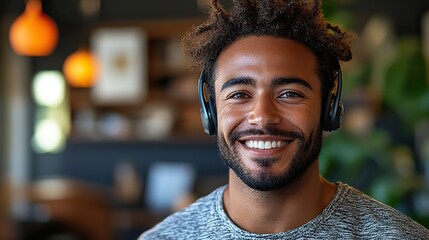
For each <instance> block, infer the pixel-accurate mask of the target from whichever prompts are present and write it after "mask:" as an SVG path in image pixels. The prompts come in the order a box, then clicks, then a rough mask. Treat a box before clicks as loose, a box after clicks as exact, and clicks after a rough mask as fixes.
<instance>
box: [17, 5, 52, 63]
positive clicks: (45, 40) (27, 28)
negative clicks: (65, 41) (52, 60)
mask: <svg viewBox="0 0 429 240" xmlns="http://www.w3.org/2000/svg"><path fill="white" fill-rule="evenodd" d="M9 40H10V43H11V46H12V48H13V50H14V51H15V52H16V53H18V54H20V55H24V56H47V55H49V54H50V53H51V52H52V51H53V50H54V48H55V47H56V45H57V42H58V28H57V25H56V24H55V22H54V20H52V18H50V17H49V16H48V15H46V14H44V13H43V12H42V3H41V0H28V2H27V4H26V7H25V11H24V13H23V14H22V15H21V16H19V17H18V18H17V19H16V20H15V21H14V22H13V24H12V26H11V28H10V31H9Z"/></svg>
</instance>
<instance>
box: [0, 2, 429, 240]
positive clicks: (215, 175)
mask: <svg viewBox="0 0 429 240" xmlns="http://www.w3.org/2000/svg"><path fill="white" fill-rule="evenodd" d="M207 2H208V0H175V1H169V0H158V1H145V0H127V1H117V0H1V2H0V240H27V239H32V240H42V239H43V240H45V239H51V240H52V239H56V240H61V239H90V240H102V239H103V240H109V239H112V240H113V239H115V240H116V239H117V240H131V239H136V238H137V236H138V235H139V234H140V233H141V232H143V231H144V230H146V229H148V228H150V227H152V226H153V225H154V224H156V223H157V222H159V221H160V220H162V219H163V218H164V217H165V216H167V215H168V214H170V213H171V212H174V211H177V210H179V209H181V208H183V207H184V206H186V205H188V204H189V203H191V202H193V201H194V200H195V199H196V198H198V197H200V196H202V195H205V194H207V193H209V192H211V191H212V190H214V189H215V188H216V187H218V186H220V185H223V184H225V183H226V182H227V168H226V166H225V165H224V164H223V162H221V160H219V159H218V156H217V150H216V144H215V143H216V139H215V138H214V137H208V136H206V135H205V134H204V131H203V129H202V125H201V121H200V115H199V114H200V113H199V109H200V106H199V102H198V96H197V78H198V72H196V71H192V70H191V69H190V68H189V61H188V59H187V58H186V56H184V55H183V53H182V50H181V43H180V39H181V38H182V36H183V34H184V33H185V32H186V31H187V30H188V29H189V28H190V27H192V26H194V25H196V24H199V23H201V22H202V20H203V18H204V17H205V16H206V12H207ZM221 2H222V3H224V4H225V5H226V6H228V5H230V1H226V0H222V1H221ZM324 9H325V16H326V17H327V18H328V19H330V20H331V21H333V22H334V23H337V24H339V25H341V26H343V27H345V28H347V29H350V30H353V31H355V32H356V33H357V34H358V36H359V38H358V40H357V41H356V42H355V43H354V45H353V52H354V56H353V60H352V62H350V63H346V64H343V65H342V67H343V74H344V77H343V79H344V82H343V101H344V105H345V109H346V111H345V116H344V119H343V127H342V128H341V130H339V131H337V132H334V133H326V134H325V138H324V145H323V146H324V148H323V150H322V153H321V159H320V160H321V172H322V174H323V175H324V176H326V177H327V178H328V179H329V180H331V181H343V182H346V183H348V184H350V185H352V186H355V187H357V188H359V189H361V190H362V191H364V192H365V193H367V194H369V195H370V196H372V197H374V198H376V199H377V200H379V201H381V202H384V203H386V204H389V205H391V206H393V207H394V208H396V209H398V210H400V211H402V212H404V213H405V214H407V215H409V216H411V217H412V218H413V219H415V220H416V221H418V222H419V223H421V224H422V225H424V226H425V227H427V228H428V227H429V72H428V66H429V1H426V0H409V1H402V0H378V1H372V0H326V1H325V2H324Z"/></svg>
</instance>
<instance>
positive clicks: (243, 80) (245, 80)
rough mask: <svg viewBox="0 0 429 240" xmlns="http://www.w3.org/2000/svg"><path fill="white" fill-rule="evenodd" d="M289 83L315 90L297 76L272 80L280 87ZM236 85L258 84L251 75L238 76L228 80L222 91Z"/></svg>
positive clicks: (272, 85)
mask: <svg viewBox="0 0 429 240" xmlns="http://www.w3.org/2000/svg"><path fill="white" fill-rule="evenodd" d="M288 84H298V85H301V86H304V87H306V88H308V89H310V90H313V88H312V87H311V85H310V84H309V83H308V82H307V81H305V80H303V79H301V78H296V77H291V78H287V77H277V78H275V79H274V81H272V82H271V87H279V86H283V85H288ZM236 85H250V86H253V87H254V86H256V82H255V80H254V79H252V78H249V77H236V78H231V79H230V80H228V81H226V82H225V83H224V84H223V85H222V87H221V89H220V91H221V92H222V91H223V90H224V89H225V88H229V87H233V86H236Z"/></svg>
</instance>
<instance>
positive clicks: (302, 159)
mask: <svg viewBox="0 0 429 240" xmlns="http://www.w3.org/2000/svg"><path fill="white" fill-rule="evenodd" d="M249 135H271V136H280V137H288V138H293V139H295V140H294V141H296V142H297V143H298V144H297V148H296V150H295V152H294V153H293V154H292V155H291V160H290V163H289V166H288V167H287V169H286V170H284V171H283V172H282V173H280V174H277V175H274V174H272V173H271V172H270V166H271V165H272V164H273V162H274V161H275V160H276V159H274V158H254V159H253V161H255V162H256V163H257V164H258V166H259V167H261V168H262V169H263V170H261V171H258V172H256V173H252V172H250V171H249V170H248V169H247V168H246V166H245V165H244V162H243V160H242V159H241V157H240V156H239V154H238V152H237V150H236V147H235V146H236V144H237V141H238V139H240V138H242V137H244V136H249ZM322 136H323V134H322V129H321V128H320V127H319V128H317V129H316V130H315V131H313V132H312V133H311V134H310V137H309V138H308V139H307V140H306V139H305V137H304V135H303V134H302V133H300V132H293V131H282V130H279V129H276V128H266V129H263V130H261V129H250V130H246V131H236V132H232V133H231V134H230V136H229V139H228V140H229V142H230V143H231V147H229V146H228V144H227V142H226V139H225V138H224V137H223V136H218V139H217V140H218V151H219V155H220V157H221V158H222V159H223V160H224V162H225V163H226V165H228V167H229V168H230V169H231V170H232V171H234V173H235V174H236V175H237V176H238V177H239V178H240V179H241V181H243V182H244V183H245V184H246V185H247V186H249V187H250V188H252V189H255V190H258V191H271V190H277V189H282V188H285V187H286V186H288V185H289V184H291V183H292V182H294V181H296V180H297V179H299V178H300V177H301V176H302V175H303V174H304V173H305V172H306V170H307V169H308V168H309V167H310V165H312V164H313V163H314V161H316V159H317V158H318V156H319V153H320V149H321V145H322Z"/></svg>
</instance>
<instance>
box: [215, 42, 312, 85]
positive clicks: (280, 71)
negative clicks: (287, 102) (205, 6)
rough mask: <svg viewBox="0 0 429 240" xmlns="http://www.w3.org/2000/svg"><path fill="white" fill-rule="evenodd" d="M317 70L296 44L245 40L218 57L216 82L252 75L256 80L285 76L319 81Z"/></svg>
mask: <svg viewBox="0 0 429 240" xmlns="http://www.w3.org/2000/svg"><path fill="white" fill-rule="evenodd" d="M317 67H318V62H317V58H316V56H315V54H314V53H313V52H312V51H311V49H309V48H308V47H306V46H305V45H303V44H301V43H299V42H297V41H293V40H290V39H286V38H278V37H273V36H248V37H244V38H241V39H238V40H236V41H235V42H233V43H232V44H230V45H229V46H228V47H227V48H225V49H224V50H223V51H222V52H221V53H220V55H219V57H218V59H217V63H216V79H219V78H220V79H227V78H231V77H234V76H236V75H242V74H250V75H252V74H253V75H256V76H257V77H258V78H260V77H270V76H269V75H287V76H288V77H299V78H302V79H305V80H312V79H314V78H316V80H317V81H318V76H317ZM249 77H252V76H249Z"/></svg>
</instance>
